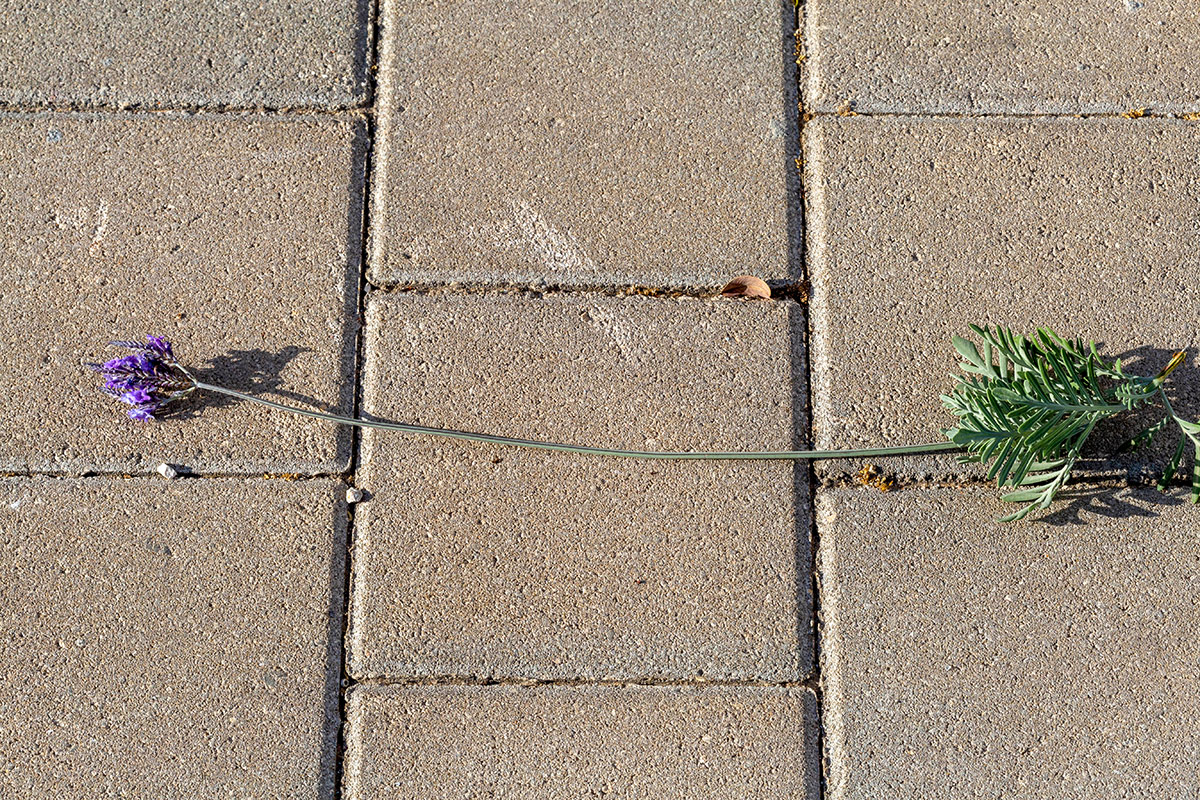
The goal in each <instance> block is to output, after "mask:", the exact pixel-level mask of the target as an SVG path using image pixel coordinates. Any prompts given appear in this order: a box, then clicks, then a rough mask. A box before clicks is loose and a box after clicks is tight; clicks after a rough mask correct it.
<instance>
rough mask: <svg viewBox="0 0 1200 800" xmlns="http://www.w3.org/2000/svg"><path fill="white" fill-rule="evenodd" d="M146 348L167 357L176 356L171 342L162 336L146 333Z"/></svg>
mask: <svg viewBox="0 0 1200 800" xmlns="http://www.w3.org/2000/svg"><path fill="white" fill-rule="evenodd" d="M146 349H147V350H153V351H154V352H156V353H160V354H162V355H164V356H166V357H167V358H174V355H172V353H171V343H170V342H168V341H167V340H166V339H164V338H163V337H161V336H151V335H150V334H146Z"/></svg>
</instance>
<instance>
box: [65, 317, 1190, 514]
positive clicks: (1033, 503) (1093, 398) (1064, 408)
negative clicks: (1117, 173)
mask: <svg viewBox="0 0 1200 800" xmlns="http://www.w3.org/2000/svg"><path fill="white" fill-rule="evenodd" d="M971 330H972V331H974V332H975V333H976V334H977V335H979V336H980V337H981V338H982V339H983V344H984V347H983V352H982V353H980V352H979V350H978V349H977V348H976V346H975V345H974V344H972V343H971V342H968V341H967V340H965V339H962V338H960V337H957V336H956V337H954V346H955V348H956V349H957V350H958V352H959V354H960V355H962V357H963V359H964V361H963V363H962V369H963V371H964V373H965V374H964V375H963V376H962V377H959V378H958V384H957V385H956V386H955V388H954V390H953V391H952V392H951V393H950V394H948V395H944V396H943V397H942V402H943V404H944V405H945V406H946V408H947V409H948V410H950V411H951V412H953V413H954V414H955V416H956V417H958V424H957V426H956V427H954V428H950V429H947V430H944V431H942V433H943V434H944V435H945V436H946V437H947V438H948V439H949V440H950V441H948V442H935V443H930V444H916V445H900V446H892V447H872V448H866V449H861V450H783V451H732V452H690V451H668V452H655V451H645V450H611V449H608V448H601V447H586V446H581V445H573V444H558V443H555V442H541V441H536V440H533V439H516V438H512V437H509V436H493V435H491V434H486V433H471V432H468V431H456V430H450V429H447V428H432V427H425V426H423V425H409V424H406V423H402V422H383V421H376V420H364V419H359V418H357V417H343V416H339V415H337V414H326V413H325V412H322V411H312V410H310V409H307V408H298V407H296V406H289V405H284V404H283V403H276V402H274V401H271V400H266V399H264V398H261V397H255V396H254V395H250V394H246V393H244V392H239V391H237V390H234V389H227V388H225V387H223V386H217V385H215V384H211V383H205V382H203V381H200V380H198V379H197V378H196V377H195V376H194V375H193V374H192V373H191V372H189V371H188V369H187V368H186V367H184V366H183V365H181V364H180V363H179V362H178V361H176V360H175V355H174V353H173V352H172V351H171V344H170V342H168V341H167V340H166V339H163V338H162V337H159V336H147V337H146V344H141V343H138V342H110V344H112V345H115V346H117V347H124V348H126V349H129V350H133V351H134V352H133V353H130V354H129V355H125V356H121V357H120V358H114V359H112V360H111V361H107V362H105V363H104V364H88V366H89V367H91V368H92V369H94V370H95V371H97V372H99V373H100V374H102V375H103V376H104V386H102V387H101V391H103V392H105V393H106V394H108V395H110V396H112V397H115V398H117V399H118V400H120V401H122V402H124V403H128V404H129V405H130V406H132V408H131V409H129V416H130V417H131V418H132V419H135V420H139V421H147V420H152V419H154V414H155V413H157V412H159V411H160V410H162V409H163V408H164V407H165V406H167V405H168V404H170V403H173V402H175V401H176V400H181V399H183V398H186V397H188V396H189V395H191V394H192V392H194V391H196V390H201V391H210V392H216V393H217V394H223V395H227V396H229V397H234V398H237V399H239V400H246V401H248V402H251V403H257V404H259V405H263V406H267V407H268V408H274V409H278V410H280V411H287V412H289V413H292V414H298V415H300V416H304V417H310V418H313V419H321V420H326V421H329V422H335V423H338V424H341V425H354V426H357V427H361V428H375V429H379V430H390V431H401V432H404V433H417V434H426V435H431V436H442V437H446V438H450V439H464V440H467V441H472V442H487V443H490V444H503V445H513V446H516V447H529V448H534V449H538V450H557V451H560V452H568V453H577V454H582V455H595V456H613V457H617V458H644V459H664V460H667V459H669V460H706V461H717V460H728V461H751V460H754V461H758V460H768V459H774V460H796V459H814V460H815V459H825V458H861V457H871V456H897V455H905V454H914V453H937V452H944V451H948V450H960V451H962V450H965V451H966V452H965V454H964V455H963V456H961V457H960V460H961V461H966V462H977V463H983V464H987V463H989V462H992V463H991V468H990V469H989V471H988V477H989V478H996V480H997V483H998V484H999V485H1000V486H1001V487H1010V488H1013V489H1015V491H1013V492H1010V493H1009V494H1006V495H1004V496H1003V497H1002V499H1003V500H1007V501H1011V502H1021V503H1024V504H1025V505H1024V507H1022V508H1021V509H1020V510H1019V511H1017V512H1015V513H1013V514H1010V515H1008V516H1006V517H1004V518H1002V520H1001V521H1008V520H1013V519H1020V518H1021V517H1024V516H1026V515H1027V514H1029V513H1030V512H1031V511H1032V510H1034V509H1035V508H1043V509H1044V508H1047V507H1048V506H1049V505H1050V503H1051V502H1053V500H1054V499H1055V497H1056V496H1057V495H1058V493H1059V491H1060V490H1061V489H1062V488H1063V486H1064V484H1065V483H1066V481H1067V480H1068V478H1070V476H1071V470H1072V468H1073V466H1074V465H1075V463H1076V461H1077V460H1078V458H1079V455H1080V452H1081V450H1082V448H1083V443H1084V441H1085V440H1086V439H1087V438H1088V436H1089V435H1090V434H1091V433H1092V431H1093V429H1094V428H1095V426H1096V424H1097V423H1098V422H1099V421H1101V420H1102V419H1104V418H1107V417H1110V416H1113V415H1115V414H1119V413H1122V412H1125V411H1130V410H1133V409H1135V408H1137V407H1139V406H1142V405H1145V404H1146V403H1148V402H1150V401H1151V400H1153V399H1155V398H1157V399H1160V400H1161V402H1162V404H1163V406H1164V408H1165V410H1166V413H1167V417H1168V418H1169V419H1171V420H1174V421H1175V422H1176V424H1177V425H1178V427H1179V429H1180V434H1181V438H1180V441H1179V445H1178V447H1177V448H1176V452H1175V456H1174V458H1173V459H1172V460H1171V462H1170V464H1168V466H1167V469H1166V471H1165V473H1164V475H1163V479H1162V481H1160V484H1159V488H1162V489H1165V488H1166V485H1167V484H1168V483H1169V482H1170V481H1171V480H1172V478H1173V477H1174V476H1175V474H1176V472H1177V471H1178V469H1179V467H1180V461H1181V458H1182V456H1183V452H1184V444H1185V440H1188V441H1190V442H1191V443H1192V444H1193V445H1194V447H1195V461H1194V464H1193V473H1192V502H1200V423H1197V422H1189V421H1187V420H1184V419H1182V418H1180V417H1179V416H1178V415H1176V414H1175V412H1174V410H1173V409H1172V407H1171V403H1170V400H1169V399H1168V398H1167V394H1166V391H1165V390H1164V387H1163V384H1164V383H1165V381H1166V379H1167V376H1168V375H1170V374H1171V372H1172V371H1173V370H1174V369H1175V368H1176V367H1178V366H1179V365H1180V364H1181V363H1182V362H1183V360H1184V357H1185V355H1186V353H1185V352H1184V351H1179V352H1178V353H1176V354H1175V355H1174V357H1172V359H1171V360H1170V362H1169V363H1168V364H1167V366H1166V367H1164V368H1163V369H1162V370H1161V371H1160V372H1159V373H1158V375H1156V376H1154V377H1153V378H1147V377H1140V376H1136V375H1128V374H1126V373H1125V372H1124V371H1123V370H1122V368H1121V362H1120V361H1119V360H1118V361H1117V362H1115V363H1113V364H1109V363H1108V362H1106V361H1103V360H1102V359H1100V357H1099V355H1098V354H1097V352H1096V345H1095V344H1091V345H1084V343H1083V342H1081V341H1077V342H1070V341H1067V340H1066V339H1063V338H1062V337H1060V336H1058V334H1056V333H1054V332H1053V331H1050V330H1048V329H1041V330H1039V331H1038V334H1037V336H1036V337H1030V338H1028V339H1027V338H1025V337H1023V336H1019V335H1017V334H1014V333H1013V332H1011V331H1008V330H1005V329H1003V328H998V329H997V330H996V331H995V332H994V333H993V332H992V331H991V330H990V329H989V328H981V327H979V326H976V325H972V326H971ZM1165 422H1166V421H1165V420H1162V421H1159V422H1157V423H1155V424H1154V425H1152V426H1151V427H1150V428H1148V429H1147V430H1146V431H1144V432H1143V433H1142V434H1139V435H1138V436H1137V437H1135V439H1134V444H1138V443H1144V442H1145V441H1148V440H1149V439H1150V438H1152V437H1153V436H1154V435H1155V434H1157V433H1159V432H1160V431H1162V430H1163V429H1164V428H1165V427H1166V425H1165Z"/></svg>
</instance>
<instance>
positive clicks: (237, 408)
mask: <svg viewBox="0 0 1200 800" xmlns="http://www.w3.org/2000/svg"><path fill="white" fill-rule="evenodd" d="M363 149H364V143H363V140H362V127H361V126H360V125H358V124H355V123H353V122H351V121H348V120H344V119H336V118H331V117H322V118H317V117H302V116H296V117H290V118H287V119H281V118H275V119H262V118H256V117H246V116H237V115H220V116H215V115H208V116H206V115H200V116H189V117H183V116H174V115H107V116H96V115H74V114H33V115H6V116H0V176H2V181H3V188H2V189H0V192H2V195H0V196H2V197H3V198H4V208H5V213H4V215H3V217H0V242H3V245H2V247H3V249H0V267H2V273H3V293H2V295H0V332H2V333H3V337H4V340H5V341H7V342H10V343H12V344H11V345H10V346H9V347H8V348H6V349H5V354H4V356H3V368H0V393H2V394H3V395H4V396H5V397H7V398H10V403H9V404H8V408H7V410H6V412H5V413H4V414H3V415H0V469H4V470H53V471H65V472H75V473H79V472H85V471H89V470H128V471H134V470H144V471H150V470H152V469H154V468H155V467H156V466H157V465H158V464H159V463H161V462H166V463H170V464H175V465H177V466H179V467H181V468H182V467H186V468H189V469H192V470H197V471H205V472H257V473H262V472H266V471H281V472H314V471H333V470H338V469H342V468H344V467H345V466H346V464H347V461H348V459H349V450H350V448H349V441H350V439H349V435H348V433H347V432H346V431H345V430H338V429H336V428H335V427H334V426H331V425H328V424H325V423H314V422H311V421H305V420H301V419H299V418H295V417H291V416H290V415H287V414H283V413H279V412H272V411H269V410H267V409H261V408H256V407H251V406H250V405H248V404H245V403H240V404H227V403H211V402H209V403H206V404H204V405H199V404H197V405H193V406H192V407H191V409H192V410H191V411H190V412H186V413H185V414H184V416H185V417H190V418H187V419H186V420H185V421H179V420H176V421H164V422H160V423H146V424H137V423H133V422H131V421H130V420H128V419H126V417H125V414H124V411H123V410H122V409H123V406H121V405H120V404H119V403H116V402H114V401H113V400H112V399H110V398H107V397H105V396H103V395H101V394H100V392H99V391H97V388H96V387H97V386H98V385H99V381H97V379H96V376H95V375H94V374H92V373H89V372H87V371H86V370H85V369H84V368H83V367H82V364H83V362H87V361H102V360H104V359H105V358H106V357H113V356H115V355H116V354H117V353H116V352H115V351H114V350H113V349H112V348H108V347H107V346H106V344H105V343H106V342H107V341H108V340H110V339H140V338H142V337H143V335H144V334H146V333H156V334H159V335H163V336H166V337H167V338H168V339H170V340H172V341H173V342H174V343H175V348H176V353H177V355H179V356H180V358H181V359H182V360H183V361H184V362H185V363H187V364H189V365H191V366H193V367H196V368H198V369H199V370H200V371H201V372H202V373H205V374H207V375H208V377H209V378H210V379H211V380H212V381H213V382H216V383H222V382H224V383H225V384H226V385H229V386H232V387H233V388H241V389H246V390H250V391H271V392H273V393H274V395H275V396H276V398H277V399H282V400H285V401H291V402H303V398H312V400H313V401H314V402H315V403H317V404H319V405H321V406H324V407H329V408H333V409H338V410H341V411H342V412H348V411H349V410H350V408H351V392H352V389H353V375H352V372H353V366H352V365H353V359H354V340H355V335H356V320H355V308H356V304H357V286H358V271H359V264H360V261H361V238H360V236H361V233H360V231H361V219H362V200H363V198H362V178H363V175H362V173H363V152H362V151H363Z"/></svg>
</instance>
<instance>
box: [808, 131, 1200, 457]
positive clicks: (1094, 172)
mask: <svg viewBox="0 0 1200 800" xmlns="http://www.w3.org/2000/svg"><path fill="white" fill-rule="evenodd" d="M805 146H806V149H807V157H808V162H807V163H808V181H807V184H806V186H807V189H808V192H809V194H808V202H809V226H810V227H809V232H808V237H809V263H810V265H811V267H812V283H813V288H812V304H811V313H812V328H813V337H812V358H813V365H812V383H813V417H814V419H813V426H814V437H815V439H816V442H817V445H818V446H819V447H828V448H833V447H862V446H869V445H883V444H902V443H915V442H923V441H937V440H939V438H940V437H941V434H940V433H939V432H938V431H939V429H940V428H943V427H949V425H950V424H951V423H952V422H953V417H952V416H951V415H950V414H949V413H948V412H946V411H945V410H944V409H943V408H942V405H941V402H940V400H939V399H938V398H939V395H941V394H942V393H944V392H946V391H948V390H949V389H950V388H951V386H952V385H953V381H952V379H951V377H950V376H951V375H952V374H956V373H957V372H958V360H959V359H958V356H957V354H956V353H955V352H954V349H953V347H952V345H951V343H950V339H951V336H953V335H954V334H966V333H968V328H967V325H968V324H969V323H978V324H990V325H1005V326H1007V327H1010V328H1014V329H1016V330H1019V331H1025V332H1028V331H1031V330H1033V329H1034V328H1036V327H1038V326H1049V327H1052V328H1054V329H1056V330H1057V331H1059V332H1060V333H1062V334H1064V335H1067V336H1070V337H1082V338H1085V339H1094V340H1096V341H1097V342H1100V343H1101V344H1102V345H1103V348H1102V353H1103V354H1105V355H1107V356H1108V357H1110V358H1113V357H1116V356H1124V357H1125V358H1126V362H1125V363H1126V365H1127V366H1128V367H1130V368H1131V371H1133V372H1135V373H1141V374H1144V375H1153V374H1155V373H1157V372H1158V370H1159V369H1161V368H1162V366H1163V365H1164V364H1166V362H1167V361H1168V360H1169V359H1170V356H1171V354H1172V353H1173V352H1174V351H1175V350H1176V349H1182V348H1191V349H1193V351H1194V349H1195V348H1196V347H1197V346H1198V345H1200V331H1198V330H1197V328H1196V324H1195V322H1196V318H1197V313H1198V312H1200V285H1198V284H1197V282H1196V275H1197V274H1200V226H1198V225H1197V223H1196V213H1195V210H1196V208H1198V207H1200V181H1198V180H1197V178H1198V177H1200V165H1198V164H1197V162H1196V158H1195V153H1196V152H1197V150H1198V149H1200V124H1195V123H1190V122H1183V121H1171V120H1124V119H1084V120H1079V119H1038V120H1031V119H1003V120H1001V119H991V120H966V119H893V118H866V117H855V118H849V119H843V118H821V119H817V120H814V121H812V122H811V123H810V124H809V125H807V126H806V127H805ZM1171 384H1172V385H1173V386H1174V387H1175V396H1176V397H1177V398H1178V401H1179V404H1178V407H1177V408H1178V410H1180V411H1181V412H1182V413H1184V414H1185V415H1186V416H1188V417H1189V418H1195V417H1196V416H1198V415H1200V407H1198V406H1197V402H1198V399H1200V372H1198V371H1197V370H1196V369H1195V368H1194V367H1193V366H1191V365H1187V366H1184V367H1181V368H1180V369H1179V370H1177V371H1176V372H1175V373H1174V374H1173V375H1172V376H1171ZM1136 429H1137V425H1136V418H1131V419H1129V420H1126V421H1123V422H1120V423H1118V424H1116V425H1114V426H1112V427H1109V428H1105V429H1104V430H1098V431H1097V434H1096V436H1097V442H1098V444H1103V445H1104V446H1103V447H1101V448H1099V451H1098V453H1099V454H1101V455H1103V454H1105V452H1106V450H1107V448H1108V447H1109V446H1111V445H1115V444H1117V443H1118V442H1119V441H1120V439H1121V438H1122V437H1123V434H1127V433H1132V432H1133V431H1135V430H1136ZM1166 444H1167V442H1166V440H1164V445H1166ZM1170 444H1173V442H1170ZM1163 460H1165V459H1164V458H1163V453H1162V451H1161V449H1160V450H1156V451H1152V452H1149V453H1147V454H1145V455H1141V454H1139V455H1137V456H1136V458H1134V459H1133V460H1132V461H1130V464H1129V467H1128V469H1132V470H1135V471H1138V470H1141V469H1142V468H1143V465H1145V464H1155V463H1159V464H1161V462H1162V461H1163ZM884 466H886V467H887V468H889V469H897V470H901V471H907V472H915V473H934V474H939V473H944V472H962V471H964V470H967V471H973V470H974V469H975V468H973V467H960V466H958V465H956V464H955V463H954V459H953V457H949V456H939V457H923V458H909V459H904V460H897V459H889V460H888V461H887V463H886V464H885V465H884ZM818 468H819V469H821V470H823V471H828V472H837V471H841V470H844V469H853V468H856V467H853V466H852V465H847V464H845V463H843V462H821V463H819V464H818Z"/></svg>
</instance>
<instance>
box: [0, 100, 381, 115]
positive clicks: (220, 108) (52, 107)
mask: <svg viewBox="0 0 1200 800" xmlns="http://www.w3.org/2000/svg"><path fill="white" fill-rule="evenodd" d="M372 108H373V107H372V106H371V105H366V104H362V105H349V106H238V105H233V104H225V103H214V104H212V105H192V106H189V105H179V106H161V105H155V106H150V105H145V104H140V103H131V104H129V105H124V106H104V105H91V104H88V103H45V104H41V103H4V102H0V114H13V115H16V114H91V115H96V116H101V115H111V116H154V115H163V116H177V115H178V116H200V115H205V114H209V115H222V114H227V115H229V116H243V115H245V116H249V115H257V116H263V117H340V116H356V115H361V114H366V113H370V112H371V110H372Z"/></svg>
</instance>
